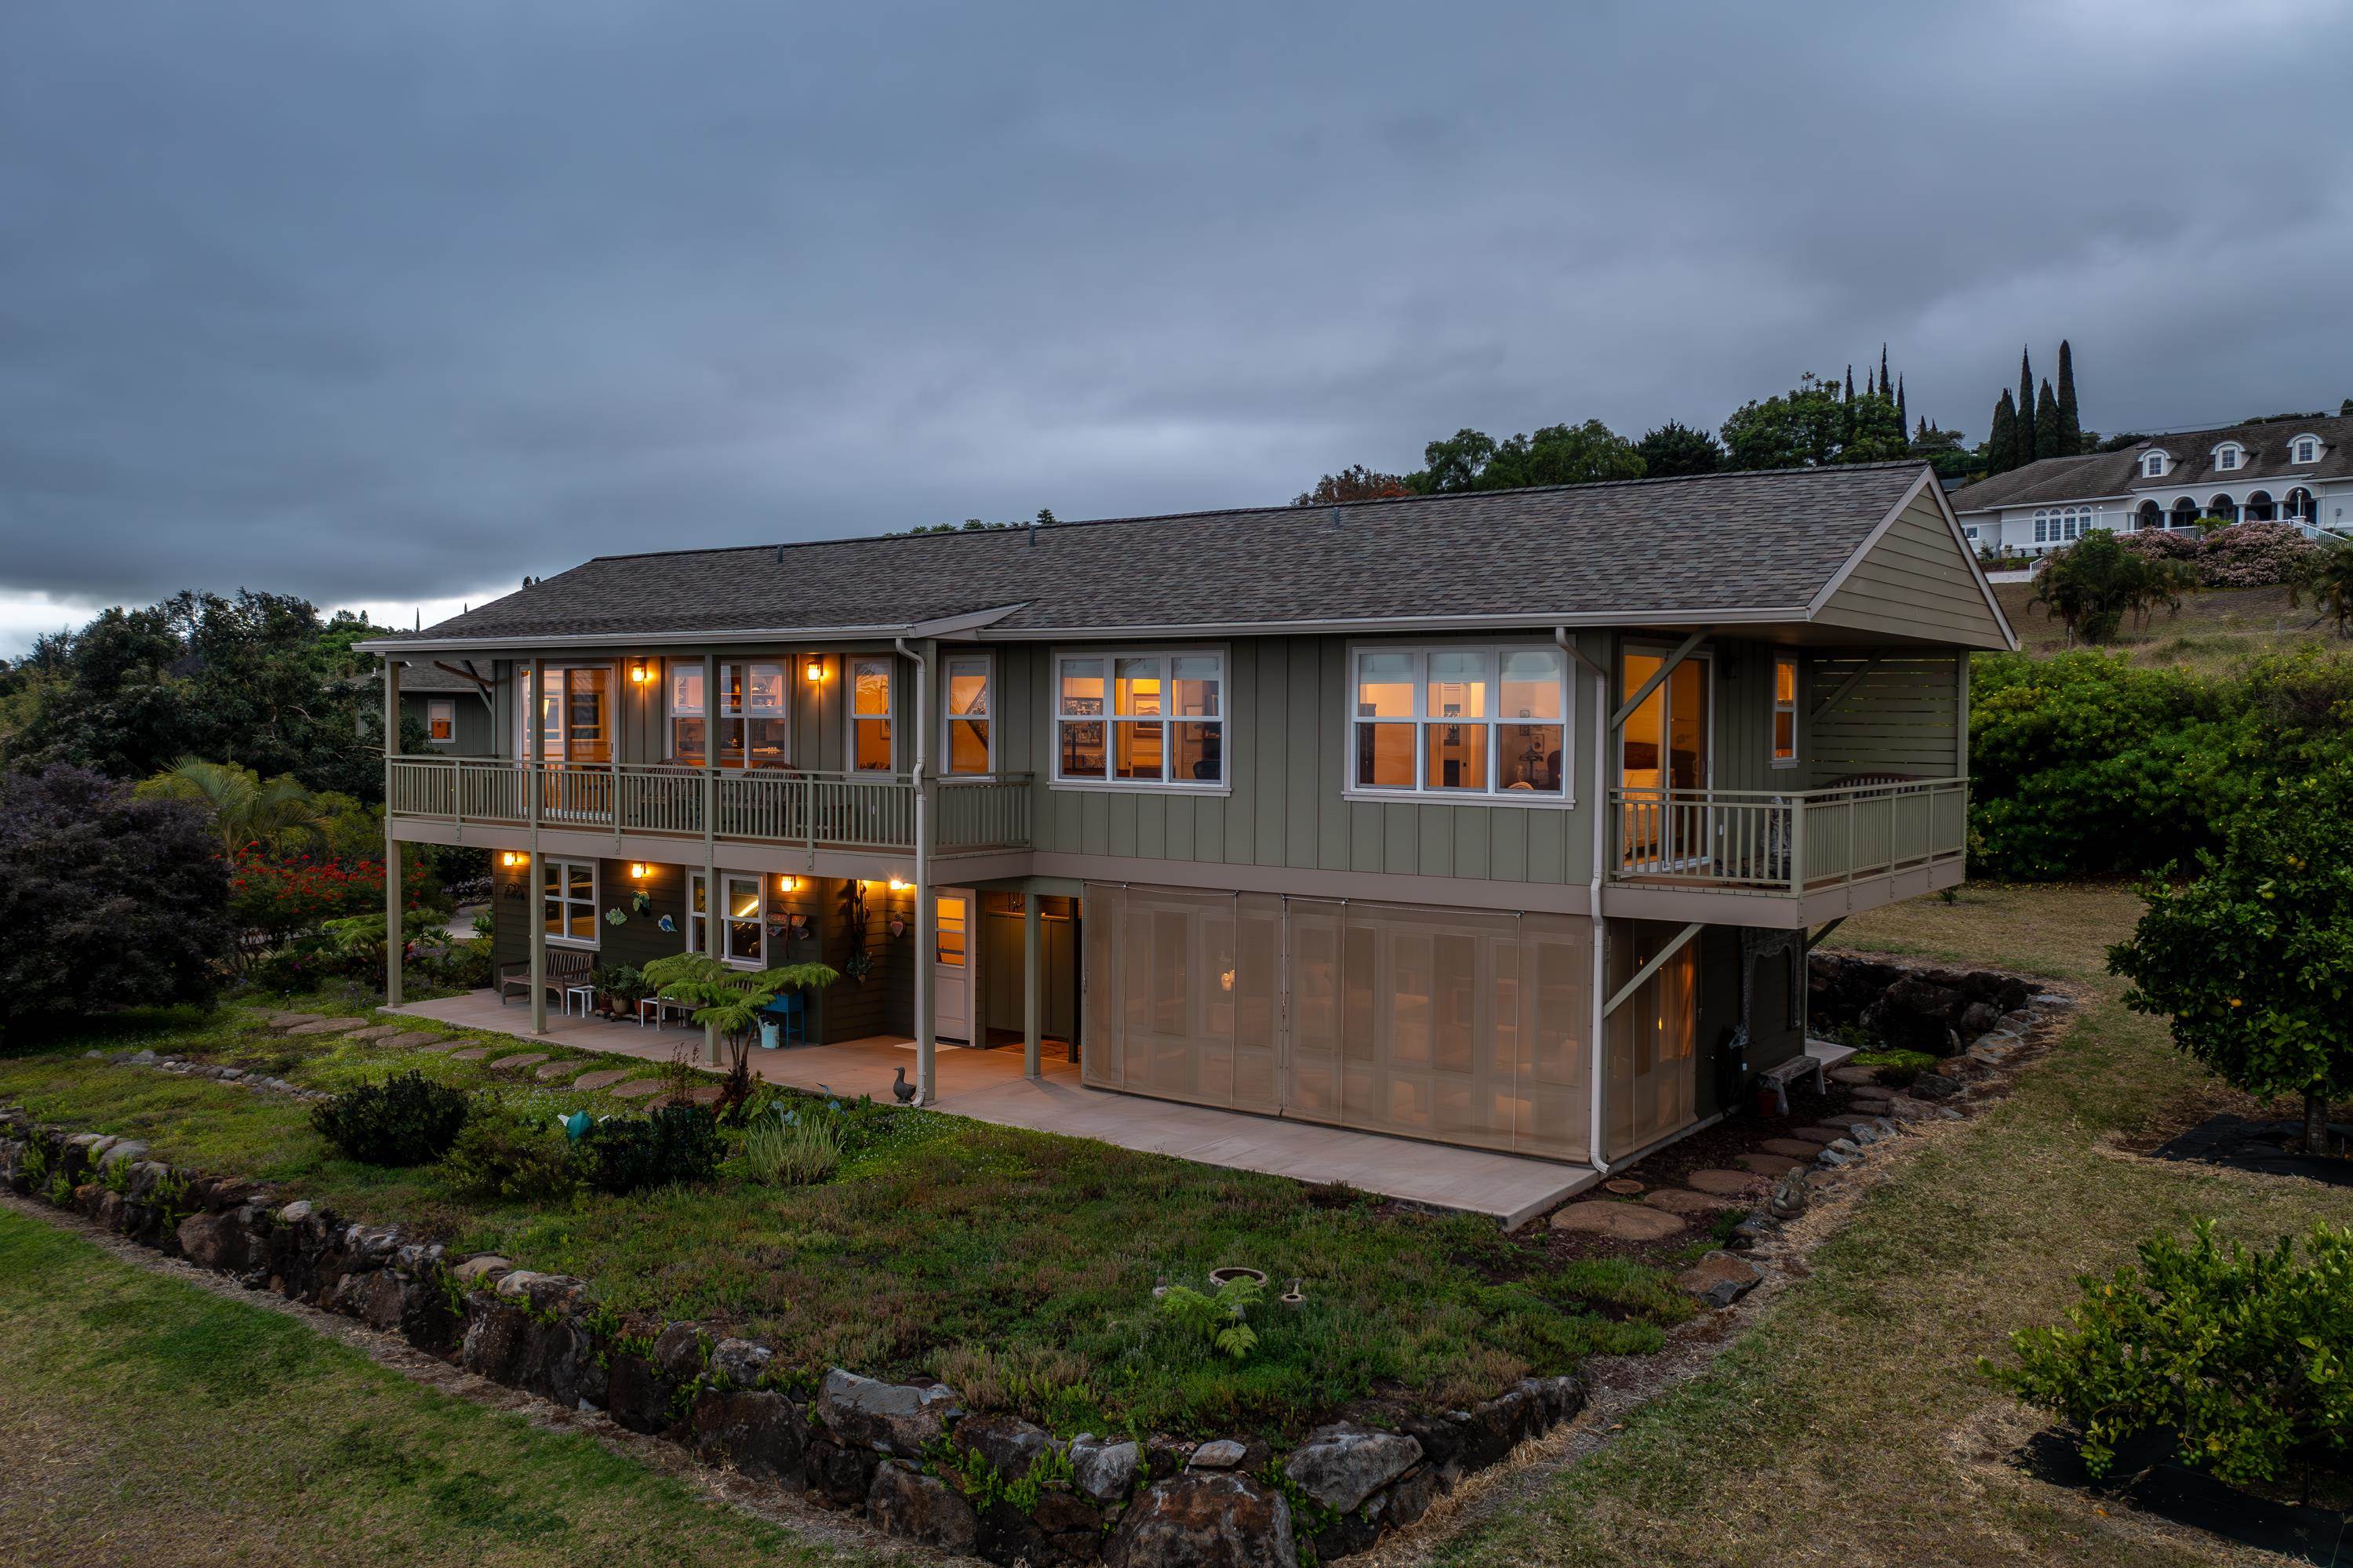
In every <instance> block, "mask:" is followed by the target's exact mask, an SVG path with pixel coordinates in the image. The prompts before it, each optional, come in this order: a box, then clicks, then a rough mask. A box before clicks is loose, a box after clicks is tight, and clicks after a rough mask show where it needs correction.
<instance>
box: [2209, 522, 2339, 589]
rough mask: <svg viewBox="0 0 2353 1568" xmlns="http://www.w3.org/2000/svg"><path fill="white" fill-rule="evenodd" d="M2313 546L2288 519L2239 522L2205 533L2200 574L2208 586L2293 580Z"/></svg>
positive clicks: (2299, 573)
mask: <svg viewBox="0 0 2353 1568" xmlns="http://www.w3.org/2000/svg"><path fill="white" fill-rule="evenodd" d="M2313 548H2314V546H2313V545H2312V544H2311V542H2310V541H2308V540H2306V538H2305V536H2304V535H2302V534H2300V533H2298V532H2297V531H2296V530H2295V528H2293V527H2291V526H2289V525H2288V524H2285V523H2240V524H2234V525H2233V526H2232V527H2229V528H2217V529H2216V530H2214V532H2212V533H2211V534H2209V535H2206V542H2205V545H2204V546H2203V547H2202V548H2201V549H2200V551H2199V553H2198V576H2199V577H2200V579H2201V580H2202V581H2203V582H2204V583H2205V584H2206V586H2207V587H2208V588H2261V587H2263V585H2264V584H2266V583H2284V582H2293V581H2295V579H2296V577H2299V576H2300V575H2301V574H2302V573H2303V570H2304V563H2305V559H2306V557H2307V556H2310V555H2311V554H2312V552H2313Z"/></svg>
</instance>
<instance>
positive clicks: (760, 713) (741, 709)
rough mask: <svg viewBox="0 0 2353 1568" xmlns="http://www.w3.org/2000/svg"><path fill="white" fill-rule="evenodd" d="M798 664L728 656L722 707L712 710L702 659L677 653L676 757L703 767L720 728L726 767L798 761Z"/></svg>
mask: <svg viewBox="0 0 2353 1568" xmlns="http://www.w3.org/2000/svg"><path fill="white" fill-rule="evenodd" d="M791 677H792V666H791V665H790V664H787V663H783V662H773V661H768V660H753V661H744V662H736V661H732V660H730V661H723V662H721V663H720V665H719V712H718V713H717V715H713V714H712V712H711V707H710V703H709V697H708V694H706V693H705V692H704V691H703V689H702V682H703V667H702V660H700V659H673V660H671V661H670V679H669V680H668V682H667V683H665V693H666V699H667V701H668V703H669V705H670V734H669V745H668V754H669V758H670V761H672V762H675V763H679V764H681V765H683V766H685V767H689V768H700V767H702V765H703V763H704V762H705V760H706V756H705V753H704V750H703V748H704V747H705V746H707V745H708V744H709V743H710V737H711V736H712V734H713V733H714V730H713V725H714V721H715V724H716V731H715V733H716V734H717V736H718V738H719V752H718V756H717V757H716V758H709V760H711V761H712V762H714V763H715V765H716V766H718V767H721V768H783V767H785V766H786V765H787V764H789V763H790V762H791V761H792V729H793V726H792V706H791V704H792V686H791Z"/></svg>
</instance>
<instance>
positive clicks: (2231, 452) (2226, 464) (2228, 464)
mask: <svg viewBox="0 0 2353 1568" xmlns="http://www.w3.org/2000/svg"><path fill="white" fill-rule="evenodd" d="M2238 466H2239V449H2238V448H2237V447H2236V446H2234V445H2232V443H2230V442H2229V441H2225V442H2223V443H2222V444H2221V446H2219V447H2216V448H2215V449H2214V470H2215V471H2216V472H2218V473H2228V472H2230V471H2232V469H2234V468H2237V467H2238Z"/></svg>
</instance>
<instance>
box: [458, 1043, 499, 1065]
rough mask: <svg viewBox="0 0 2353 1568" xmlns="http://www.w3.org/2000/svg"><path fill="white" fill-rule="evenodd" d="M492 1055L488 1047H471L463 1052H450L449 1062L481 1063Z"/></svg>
mask: <svg viewBox="0 0 2353 1568" xmlns="http://www.w3.org/2000/svg"><path fill="white" fill-rule="evenodd" d="M489 1054H491V1048H490V1047H489V1046H487V1045H469V1046H467V1047H466V1048H465V1049H464V1050H463V1051H452V1052H450V1053H449V1060H451V1061H452V1062H479V1061H480V1060H481V1059H482V1058H483V1057H485V1056H487V1055H489Z"/></svg>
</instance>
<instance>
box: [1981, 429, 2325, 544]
mask: <svg viewBox="0 0 2353 1568" xmlns="http://www.w3.org/2000/svg"><path fill="white" fill-rule="evenodd" d="M1952 503H1953V511H1954V512H1955V513H1956V514H1957V515H1958V517H1959V519H1960V524H1961V532H1962V533H1963V535H1966V536H1967V537H1968V540H1969V542H1970V543H1971V544H1973V545H1975V546H1978V548H1979V549H1980V550H1991V551H1994V552H1997V553H1999V554H2001V555H2005V556H2041V555H2045V554H2048V553H2049V552H2050V551H2052V550H2055V549H2059V548H2062V547H2063V546H2067V545H2071V544H2073V543H2074V542H2075V541H2076V540H2077V539H2080V538H2082V537H2083V536H2084V535H2085V534H2086V533H2088V532H2090V531H2091V530H2092V529H2094V528H2108V529H2113V530H2115V531H2116V532H2117V533H2127V534H2128V533H2132V532H2135V531H2137V530H2139V529H2143V528H2192V527H2195V526H2197V524H2198V521H2199V519H2200V518H2211V517H2221V518H2226V519H2228V520H2229V521H2231V522H2233V523H2295V524H2301V525H2302V526H2303V527H2304V528H2305V530H2306V533H2309V534H2318V533H2321V532H2327V533H2330V534H2337V535H2348V536H2353V418H2348V417H2346V416H2343V415H2331V416H2328V417H2327V418H2287V419H2263V420H2258V421H2256V422H2253V423H2251V424H2244V425H2230V426H2225V427H2223V428H2221V429H2211V430H2175V431H2170V432H2168V433H2167V434H2165V435H2161V436H2151V437H2150V438H2149V439H2148V440H2145V441H2142V442H2140V443H2139V444H2138V445H2137V446H2131V447H2126V448H2125V449H2123V450H2120V451H2113V452H2093V453H2089V454H2087V455H2085V456H2083V457H2064V458H2044V459H2042V461H2039V462H2031V463H2028V464H2026V465H2025V466H2024V467H2023V468H2014V469H2012V470H2010V471H2009V472H2008V473H1998V474H1995V475H1994V476H1993V477H1992V478H1990V479H1981V480H1979V481H1978V482H1976V483H1975V484H1971V485H1966V486H1964V487H1962V488H1961V489H1959V490H1957V491H1955V492H1954V493H1953V495H1952Z"/></svg>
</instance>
